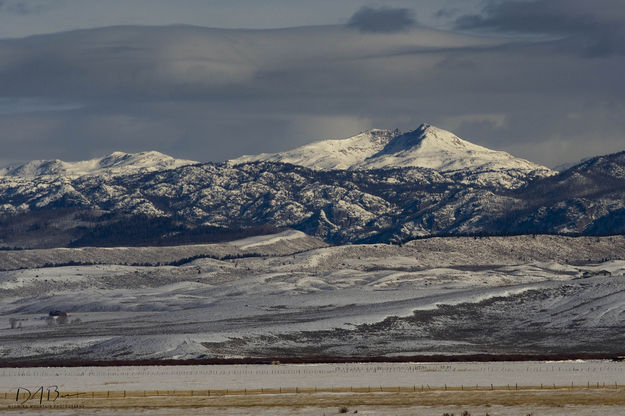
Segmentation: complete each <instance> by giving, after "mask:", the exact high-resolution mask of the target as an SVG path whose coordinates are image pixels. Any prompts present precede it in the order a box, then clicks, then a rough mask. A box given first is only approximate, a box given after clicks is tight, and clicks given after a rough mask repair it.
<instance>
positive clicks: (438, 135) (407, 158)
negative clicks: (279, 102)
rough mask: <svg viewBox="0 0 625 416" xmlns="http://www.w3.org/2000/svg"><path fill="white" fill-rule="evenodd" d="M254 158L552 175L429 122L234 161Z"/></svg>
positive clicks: (322, 165) (326, 165)
mask: <svg viewBox="0 0 625 416" xmlns="http://www.w3.org/2000/svg"><path fill="white" fill-rule="evenodd" d="M253 161H273V162H283V163H292V164H295V165H301V166H306V167H308V168H311V169H319V170H332V169H352V170H360V169H389V168H399V167H423V168H429V169H436V170H438V171H441V172H451V171H458V170H479V171H485V170H507V169H514V170H521V171H528V172H529V171H536V170H538V171H543V172H544V174H545V175H546V174H549V173H550V171H549V169H548V168H546V167H544V166H540V165H537V164H535V163H532V162H529V161H527V160H524V159H519V158H516V157H514V156H512V155H510V154H508V153H506V152H500V151H495V150H491V149H487V148H485V147H482V146H478V145H476V144H473V143H470V142H467V141H465V140H462V139H460V138H459V137H457V136H456V135H454V134H453V133H450V132H448V131H445V130H442V129H439V128H437V127H434V126H431V125H429V124H422V125H421V126H419V128H417V129H416V130H414V131H410V132H407V133H403V134H402V133H400V132H399V131H398V130H370V131H367V132H364V133H361V134H359V135H356V136H354V137H350V138H347V139H338V140H323V141H319V142H315V143H311V144H308V145H305V146H302V147H298V148H296V149H293V150H290V151H286V152H281V153H274V154H267V153H263V154H260V155H256V156H249V155H247V156H242V157H240V158H238V159H234V160H232V161H231V162H232V163H234V164H240V163H247V162H253Z"/></svg>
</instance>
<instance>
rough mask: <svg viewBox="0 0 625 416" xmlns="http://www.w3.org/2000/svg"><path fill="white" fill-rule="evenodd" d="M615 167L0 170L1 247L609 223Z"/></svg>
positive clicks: (360, 237) (399, 235) (604, 161)
mask: <svg viewBox="0 0 625 416" xmlns="http://www.w3.org/2000/svg"><path fill="white" fill-rule="evenodd" d="M624 171H625V159H624V158H623V157H622V155H620V154H616V155H607V156H603V157H601V158H599V159H596V160H595V161H594V162H592V161H589V162H585V163H584V164H581V165H578V166H576V167H574V168H572V169H570V170H568V171H565V172H562V173H560V174H558V175H556V176H549V177H544V178H540V177H538V178H536V179H535V180H534V181H533V182H531V183H529V184H528V182H529V180H528V179H527V178H526V177H524V176H523V175H522V171H518V170H515V171H514V172H515V174H516V175H518V176H517V177H518V178H519V181H521V183H523V184H524V185H523V186H522V187H520V188H518V189H511V188H510V187H507V186H494V185H492V184H484V183H482V182H480V181H477V180H473V181H467V177H466V176H462V175H459V174H458V173H457V172H456V173H453V174H450V175H444V174H443V173H441V172H438V171H436V170H433V169H426V168H417V167H406V168H401V169H370V170H331V171H319V170H312V169H308V168H305V167H301V166H296V165H291V164H284V163H274V162H255V163H246V164H239V165H232V164H203V165H190V166H182V167H180V168H177V169H169V170H162V171H155V172H147V173H143V174H141V173H139V174H134V175H119V176H106V175H104V176H101V175H93V176H89V175H87V176H81V177H78V178H73V179H72V178H69V177H65V176H49V175H44V176H38V177H35V178H24V177H4V178H0V213H2V214H4V215H3V216H0V246H4V247H31V248H49V247H59V246H66V245H72V246H85V245H89V246H91V245H106V246H110V245H114V244H116V242H117V244H121V245H136V244H139V245H146V244H148V245H171V244H180V243H202V242H211V241H215V240H212V239H208V240H202V238H203V237H202V238H199V237H201V236H202V235H204V234H201V233H202V232H204V231H205V232H206V233H208V234H206V235H208V236H209V237H210V236H211V235H213V236H214V235H215V233H229V232H230V231H232V230H241V229H245V228H249V227H257V226H264V225H267V226H271V227H288V228H294V229H297V230H299V231H302V232H305V233H307V234H309V235H312V236H315V237H318V238H321V239H324V240H325V241H327V242H332V243H347V242H352V243H354V242H388V241H405V240H410V239H414V238H417V237H423V236H437V235H483V234H502V233H504V234H505V233H512V234H526V233H570V234H591V235H597V234H598V235H602V234H614V233H621V232H623V224H625V221H624V220H623V218H625V214H624V212H625V203H624V202H623V201H625V182H624V179H623V172H624ZM471 175H478V176H479V173H475V172H473V173H471ZM528 176H529V175H528ZM530 177H531V176H530ZM524 178H525V179H524ZM203 227H204V228H203ZM206 227H208V228H206ZM202 230H204V231H202ZM198 233H199V234H198ZM247 235H250V234H247ZM111 236H115V237H114V238H112V237H111ZM194 236H195V237H194ZM52 237H54V239H52V240H51V238H52ZM61 237H63V238H61ZM191 237H192V238H191ZM196 237H197V238H196ZM211 238H212V237H211ZM220 241H223V240H220Z"/></svg>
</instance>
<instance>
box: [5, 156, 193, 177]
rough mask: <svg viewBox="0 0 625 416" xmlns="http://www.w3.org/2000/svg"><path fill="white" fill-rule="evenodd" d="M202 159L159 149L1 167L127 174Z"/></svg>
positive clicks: (22, 172)
mask: <svg viewBox="0 0 625 416" xmlns="http://www.w3.org/2000/svg"><path fill="white" fill-rule="evenodd" d="M196 163H198V162H195V161H192V160H184V159H174V158H173V157H171V156H168V155H165V154H163V153H160V152H156V151H149V152H140V153H124V152H113V153H111V154H110V155H108V156H105V157H101V158H96V159H90V160H83V161H79V162H64V161H62V160H58V159H56V160H33V161H30V162H27V163H24V164H22V165H18V166H11V167H5V168H2V169H0V176H18V177H26V178H34V177H37V176H44V175H54V176H68V177H79V176H85V175H89V176H95V175H126V174H132V173H136V172H153V171H160V170H166V169H174V168H177V167H180V166H185V165H193V164H196Z"/></svg>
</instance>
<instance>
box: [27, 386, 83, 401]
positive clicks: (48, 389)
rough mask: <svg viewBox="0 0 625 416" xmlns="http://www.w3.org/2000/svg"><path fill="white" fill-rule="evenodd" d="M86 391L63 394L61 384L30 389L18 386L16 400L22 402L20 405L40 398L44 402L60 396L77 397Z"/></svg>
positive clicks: (54, 399) (55, 399)
mask: <svg viewBox="0 0 625 416" xmlns="http://www.w3.org/2000/svg"><path fill="white" fill-rule="evenodd" d="M81 394H84V393H74V394H61V392H59V386H55V385H53V386H37V389H36V390H30V389H28V388H26V387H18V388H17V392H16V394H15V401H16V402H19V401H20V400H21V402H20V405H23V404H26V403H27V402H29V401H31V400H37V399H39V404H40V405H41V404H43V402H44V401H45V402H55V401H57V400H58V399H59V398H64V397H75V396H79V395H81Z"/></svg>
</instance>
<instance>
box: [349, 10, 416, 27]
mask: <svg viewBox="0 0 625 416" xmlns="http://www.w3.org/2000/svg"><path fill="white" fill-rule="evenodd" d="M416 23H417V21H416V19H415V16H414V12H413V11H412V10H410V9H404V8H398V9H394V8H390V7H380V8H373V7H363V8H361V9H360V10H358V11H357V12H356V13H354V14H353V15H352V17H351V18H350V19H349V21H348V22H347V27H350V28H353V29H357V30H359V31H361V32H373V33H395V32H403V31H406V30H408V29H410V28H411V27H413V26H415V25H416Z"/></svg>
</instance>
